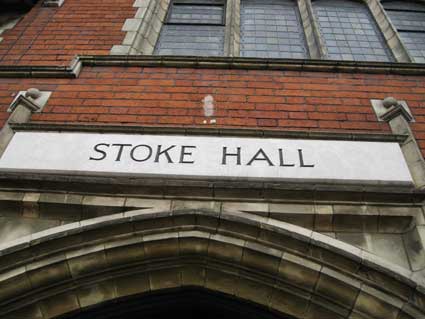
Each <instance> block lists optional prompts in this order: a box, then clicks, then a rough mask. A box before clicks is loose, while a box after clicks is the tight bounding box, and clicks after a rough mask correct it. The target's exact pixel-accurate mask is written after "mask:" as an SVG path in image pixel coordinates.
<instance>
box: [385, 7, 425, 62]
mask: <svg viewBox="0 0 425 319" xmlns="http://www.w3.org/2000/svg"><path fill="white" fill-rule="evenodd" d="M382 4H383V6H384V8H385V11H386V13H387V15H388V16H389V18H390V19H391V22H392V23H393V25H394V27H395V28H396V29H397V31H398V33H399V34H400V37H401V40H402V41H403V44H404V46H405V47H406V49H407V50H408V51H409V53H410V55H411V57H412V58H413V59H414V61H415V62H418V63H425V5H424V4H422V3H416V2H406V1H385V2H383V3H382Z"/></svg>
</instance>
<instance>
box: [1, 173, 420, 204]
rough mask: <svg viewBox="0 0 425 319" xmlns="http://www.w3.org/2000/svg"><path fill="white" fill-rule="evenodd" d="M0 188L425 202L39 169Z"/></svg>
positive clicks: (398, 190)
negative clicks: (83, 174)
mask: <svg viewBox="0 0 425 319" xmlns="http://www.w3.org/2000/svg"><path fill="white" fill-rule="evenodd" d="M0 188H1V189H9V190H18V189H19V190H23V191H28V192H33V191H34V190H38V191H43V192H45V191H47V192H52V191H60V192H85V191H86V190H87V189H90V190H91V192H94V193H97V194H116V193H117V191H119V193H120V194H123V195H131V194H135V193H137V194H139V195H141V196H153V197H160V198H164V197H166V198H176V197H180V198H189V199H190V198H192V199H207V198H214V199H221V200H241V199H242V198H243V199H246V198H249V199H250V201H255V200H282V199H288V200H294V201H305V200H323V201H326V200H340V201H365V202H388V203H409V204H414V203H420V202H422V201H423V200H425V191H424V190H419V189H414V188H412V187H411V186H410V185H409V186H407V185H406V186H400V185H399V186H396V187H395V186H392V185H380V186H372V185H370V186H368V185H364V186H357V185H348V184H347V185H326V184H313V183H275V182H260V181H259V182H253V181H244V182H237V181H231V180H222V181H217V180H198V179H169V178H155V179H154V178H140V179H134V178H126V177H99V176H71V175H53V174H37V173H25V174H24V173H1V174H0Z"/></svg>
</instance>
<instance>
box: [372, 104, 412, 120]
mask: <svg viewBox="0 0 425 319" xmlns="http://www.w3.org/2000/svg"><path fill="white" fill-rule="evenodd" d="M395 101H396V100H395ZM383 102H384V101H383V100H371V103H372V107H373V110H374V111H375V114H376V117H377V118H378V121H380V122H389V121H391V120H392V119H393V118H394V117H397V116H403V117H404V118H405V119H406V121H408V122H415V119H414V118H413V115H412V112H411V111H410V108H409V106H408V105H407V103H406V101H402V100H400V101H396V102H397V104H398V105H396V106H392V107H391V108H390V109H387V108H386V107H385V106H384V103H383Z"/></svg>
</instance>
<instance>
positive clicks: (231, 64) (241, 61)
mask: <svg viewBox="0 0 425 319" xmlns="http://www.w3.org/2000/svg"><path fill="white" fill-rule="evenodd" d="M86 65H87V66H102V67H105V66H119V67H131V66H140V67H173V68H211V69H240V70H289V71H301V72H302V71H306V72H336V73H337V72H341V73H366V74H388V75H391V74H398V75H424V74H425V64H423V63H422V64H421V63H389V62H373V63H372V62H359V61H327V60H310V59H303V60H297V59H256V58H235V57H193V56H190V57H188V56H152V55H142V56H140V55H127V54H126V55H109V56H108V55H106V56H105V55H99V56H79V57H77V58H76V59H74V60H73V62H72V63H71V65H70V66H69V67H51V66H15V65H10V66H9V65H8V66H5V65H0V78H76V77H78V75H79V73H80V72H81V69H82V67H84V66H86Z"/></svg>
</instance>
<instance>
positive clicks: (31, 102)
mask: <svg viewBox="0 0 425 319" xmlns="http://www.w3.org/2000/svg"><path fill="white" fill-rule="evenodd" d="M51 94H52V93H51V92H48V91H39V90H38V89H35V88H31V89H28V90H27V91H20V92H19V93H18V95H17V96H16V98H15V99H14V100H13V102H12V104H11V105H10V106H9V108H8V110H7V111H8V112H13V111H14V110H15V109H16V107H17V106H19V105H24V106H25V107H27V108H28V109H29V110H31V112H36V113H39V112H41V111H42V109H43V107H44V106H45V105H46V103H47V101H48V100H49V97H50V95H51Z"/></svg>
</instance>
